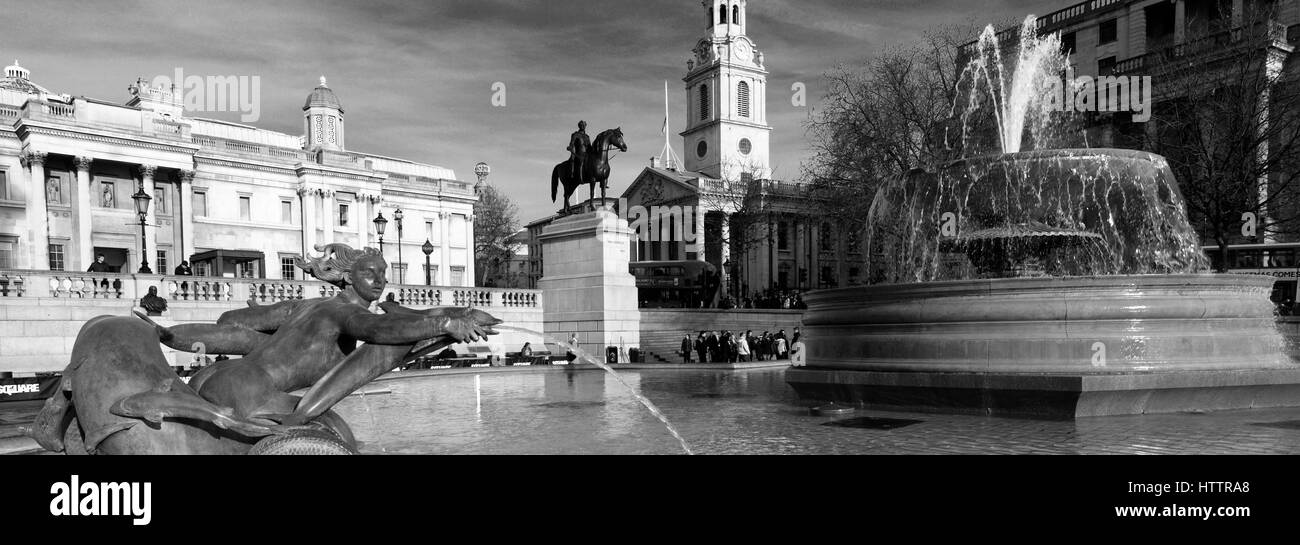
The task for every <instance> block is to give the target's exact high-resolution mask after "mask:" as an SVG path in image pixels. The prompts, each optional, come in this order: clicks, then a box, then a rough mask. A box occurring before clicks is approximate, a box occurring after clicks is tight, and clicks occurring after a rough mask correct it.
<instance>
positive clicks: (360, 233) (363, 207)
mask: <svg viewBox="0 0 1300 545" xmlns="http://www.w3.org/2000/svg"><path fill="white" fill-rule="evenodd" d="M369 205H370V196H369V195H362V194H360V193H358V194H357V217H358V219H357V247H358V248H365V247H366V244H367V243H369V242H370V241H368V240H366V238H367V237H366V235H368V234H369V233H370V230H369V229H366V225H367V224H369V223H370V210H369V208H370V206H369Z"/></svg>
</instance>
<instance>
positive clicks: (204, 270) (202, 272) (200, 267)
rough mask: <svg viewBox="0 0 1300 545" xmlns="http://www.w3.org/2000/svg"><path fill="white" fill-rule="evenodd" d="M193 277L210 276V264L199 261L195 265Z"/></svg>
mask: <svg viewBox="0 0 1300 545" xmlns="http://www.w3.org/2000/svg"><path fill="white" fill-rule="evenodd" d="M194 276H212V262H211V261H200V262H198V263H195V264H194Z"/></svg>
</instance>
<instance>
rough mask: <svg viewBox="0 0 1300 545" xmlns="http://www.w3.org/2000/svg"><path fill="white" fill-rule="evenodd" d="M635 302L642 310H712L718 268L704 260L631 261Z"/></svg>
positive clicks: (630, 268)
mask: <svg viewBox="0 0 1300 545" xmlns="http://www.w3.org/2000/svg"><path fill="white" fill-rule="evenodd" d="M628 269H629V272H631V273H632V276H634V277H636V287H637V300H638V303H639V305H640V306H641V307H642V308H700V307H713V306H714V304H715V303H716V299H717V295H718V287H719V283H720V280H721V278H720V276H719V275H718V268H717V267H715V266H714V265H713V264H712V263H709V262H707V261H634V262H632V263H630V264H629V265H628Z"/></svg>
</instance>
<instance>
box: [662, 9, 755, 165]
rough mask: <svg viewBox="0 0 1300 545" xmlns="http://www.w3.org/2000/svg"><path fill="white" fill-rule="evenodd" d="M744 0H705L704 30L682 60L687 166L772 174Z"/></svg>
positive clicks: (752, 44) (683, 143) (683, 151)
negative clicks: (684, 61) (747, 30)
mask: <svg viewBox="0 0 1300 545" xmlns="http://www.w3.org/2000/svg"><path fill="white" fill-rule="evenodd" d="M747 3H748V2H747V0H704V1H703V4H704V11H705V13H706V15H707V20H708V27H707V28H708V31H707V32H706V33H705V36H704V37H703V38H701V39H700V40H699V41H698V42H696V44H695V49H694V50H692V53H693V56H692V58H691V59H690V60H688V61H687V62H686V77H685V78H683V81H685V82H686V102H687V107H686V118H687V125H686V130H685V131H684V132H682V133H681V136H682V155H684V156H685V162H686V165H685V166H686V170H689V171H693V172H699V173H701V174H704V175H706V176H710V177H714V178H722V179H726V180H740V179H741V178H743V177H745V175H749V176H752V177H754V178H756V179H763V178H767V177H769V176H771V170H770V169H771V165H770V163H769V155H768V137H769V133H771V131H772V127H770V126H768V124H767V69H766V68H764V66H763V54H762V53H761V52H759V51H758V48H757V47H755V46H754V42H753V41H752V40H750V39H749V37H748V36H746V33H745V31H746V29H747V27H748V26H749V17H748V14H746V13H745V7H746V4H747Z"/></svg>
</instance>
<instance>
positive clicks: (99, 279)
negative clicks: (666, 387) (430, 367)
mask: <svg viewBox="0 0 1300 545" xmlns="http://www.w3.org/2000/svg"><path fill="white" fill-rule="evenodd" d="M151 286H152V287H157V288H158V295H159V296H160V297H163V298H165V299H168V300H169V301H172V302H178V301H212V302H237V303H238V302H244V301H254V302H257V303H264V304H270V303H278V302H280V301H288V300H293V299H313V298H317V297H333V296H335V295H338V293H339V289H338V288H336V287H334V286H333V285H330V284H327V283H325V282H320V281H316V280H272V279H264V278H217V277H205V276H173V275H148V274H117V273H91V272H68V271H23V270H0V298H19V297H23V298H32V299H38V298H70V299H125V300H138V299H139V298H140V297H143V296H144V295H145V294H147V293H149V288H150V287H151ZM388 291H389V292H391V293H392V294H393V296H394V298H396V299H397V301H398V302H399V303H401V304H403V305H406V306H410V307H433V306H458V307H482V308H538V309H539V308H541V306H542V292H541V291H540V290H522V289H501V288H458V287H446V286H414V285H398V284H389V285H388Z"/></svg>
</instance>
